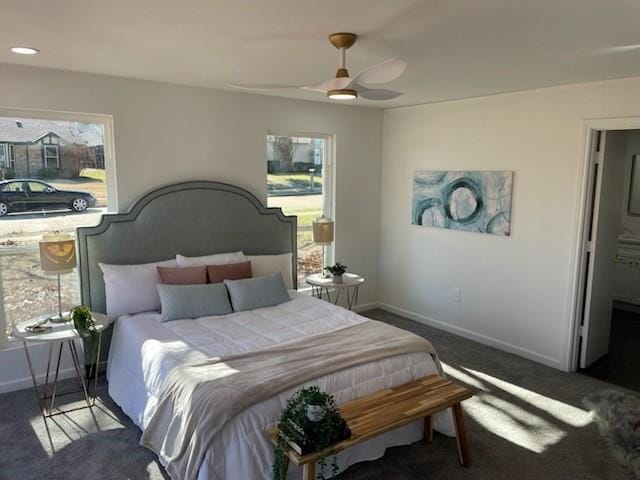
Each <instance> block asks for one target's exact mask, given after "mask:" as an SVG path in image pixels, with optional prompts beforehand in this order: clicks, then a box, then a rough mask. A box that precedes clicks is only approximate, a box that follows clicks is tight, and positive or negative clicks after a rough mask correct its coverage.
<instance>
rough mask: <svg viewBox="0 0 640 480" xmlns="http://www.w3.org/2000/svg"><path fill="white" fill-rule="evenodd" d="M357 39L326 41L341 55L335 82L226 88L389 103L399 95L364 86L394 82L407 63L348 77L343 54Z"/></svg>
mask: <svg viewBox="0 0 640 480" xmlns="http://www.w3.org/2000/svg"><path fill="white" fill-rule="evenodd" d="M357 38H358V36H357V35H355V34H353V33H333V34H331V35H329V41H330V42H331V44H332V45H333V46H334V47H336V48H337V49H338V52H339V54H340V58H339V63H338V71H337V72H336V76H335V78H331V79H329V80H326V81H324V82H321V83H318V84H314V85H272V84H237V83H230V84H228V85H229V86H230V87H233V88H240V89H244V90H281V89H293V88H299V89H302V90H311V91H314V92H322V93H324V94H326V95H327V96H328V97H329V98H332V99H335V100H352V99H355V98H357V97H358V96H360V97H362V98H366V99H368V100H390V99H392V98H396V97H399V96H400V95H402V93H401V92H396V91H395V90H388V89H385V88H368V87H366V86H364V85H363V84H366V85H377V84H381V83H387V82H391V81H392V80H395V79H396V78H398V77H399V76H400V75H402V72H404V69H405V68H406V67H407V62H405V61H404V60H400V59H399V58H390V59H388V60H385V61H384V62H380V63H376V64H375V65H370V66H368V67H366V68H364V69H363V70H361V71H360V72H358V73H357V74H356V75H355V76H353V77H350V76H349V72H348V71H347V66H346V52H347V50H348V49H349V48H350V47H352V46H353V44H354V43H355V42H356V39H357Z"/></svg>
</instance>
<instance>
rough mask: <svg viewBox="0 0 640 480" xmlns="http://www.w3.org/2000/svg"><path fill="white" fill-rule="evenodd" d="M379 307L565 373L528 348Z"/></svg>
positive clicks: (387, 306) (384, 305)
mask: <svg viewBox="0 0 640 480" xmlns="http://www.w3.org/2000/svg"><path fill="white" fill-rule="evenodd" d="M377 305H378V307H379V308H381V309H383V310H387V311H389V312H391V313H395V314H396V315H401V316H403V317H406V318H409V319H411V320H414V321H416V322H419V323H423V324H425V325H428V326H430V327H434V328H437V329H439V330H444V331H445V332H449V333H453V334H454V335H458V336H460V337H464V338H467V339H469V340H474V341H476V342H478V343H482V344H484V345H489V346H490V347H494V348H497V349H498V350H504V351H505V352H509V353H513V354H514V355H518V356H520V357H524V358H527V359H529V360H533V361H534V362H538V363H541V364H543V365H547V366H548V367H553V368H556V369H558V370H563V371H564V368H563V363H562V362H561V361H560V360H557V359H555V358H552V357H548V356H546V355H541V354H539V353H536V352H533V351H531V350H527V349H526V348H522V347H518V346H517V345H513V344H511V343H507V342H504V341H502V340H498V339H496V338H493V337H488V336H486V335H482V334H480V333H476V332H472V331H471V330H467V329H466V328H462V327H457V326H455V325H451V324H449V323H445V322H441V321H439V320H435V319H433V318H431V317H427V316H426V315H421V314H419V313H415V312H412V311H410V310H405V309H404V308H400V307H396V306H394V305H390V304H388V303H379V304H377Z"/></svg>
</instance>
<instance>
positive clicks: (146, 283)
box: [98, 259, 178, 317]
mask: <svg viewBox="0 0 640 480" xmlns="http://www.w3.org/2000/svg"><path fill="white" fill-rule="evenodd" d="M98 265H99V266H100V269H101V270H102V276H103V278H104V289H105V294H106V297H107V315H109V316H113V317H119V316H121V315H127V314H133V313H140V312H150V311H154V310H160V296H159V295H158V289H157V287H158V284H159V283H160V275H159V274H158V268H157V267H174V268H175V267H177V266H178V264H177V262H176V261H175V260H174V259H171V260H165V261H162V262H153V263H144V264H141V265H109V264H106V263H99V264H98Z"/></svg>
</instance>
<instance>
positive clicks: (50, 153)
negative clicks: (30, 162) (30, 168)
mask: <svg viewBox="0 0 640 480" xmlns="http://www.w3.org/2000/svg"><path fill="white" fill-rule="evenodd" d="M42 160H43V164H44V168H60V150H59V147H58V145H44V146H43V158H42Z"/></svg>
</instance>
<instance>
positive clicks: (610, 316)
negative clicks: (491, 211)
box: [572, 125, 640, 391]
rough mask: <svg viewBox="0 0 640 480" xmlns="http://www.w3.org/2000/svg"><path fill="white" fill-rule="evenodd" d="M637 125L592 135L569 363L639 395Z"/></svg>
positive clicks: (639, 171)
mask: <svg viewBox="0 0 640 480" xmlns="http://www.w3.org/2000/svg"><path fill="white" fill-rule="evenodd" d="M638 126H640V125H638ZM638 126H636V129H633V128H627V129H604V128H603V129H596V128H593V129H590V130H589V132H588V135H587V137H588V143H587V149H586V169H585V184H584V190H583V191H584V199H583V200H584V201H583V204H582V205H583V208H582V212H583V222H582V228H581V236H580V247H579V249H578V251H579V254H578V281H577V285H578V288H577V291H576V297H575V298H576V302H577V305H576V310H575V311H576V316H575V325H576V329H575V336H574V339H573V340H574V341H573V355H572V360H573V370H579V371H580V372H582V373H585V374H587V375H592V376H594V377H597V378H600V379H602V380H605V381H609V382H611V383H615V384H618V385H620V386H624V387H627V388H633V389H636V390H639V391H640V361H639V360H640V128H638Z"/></svg>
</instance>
